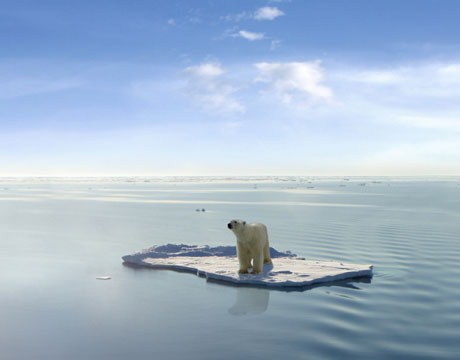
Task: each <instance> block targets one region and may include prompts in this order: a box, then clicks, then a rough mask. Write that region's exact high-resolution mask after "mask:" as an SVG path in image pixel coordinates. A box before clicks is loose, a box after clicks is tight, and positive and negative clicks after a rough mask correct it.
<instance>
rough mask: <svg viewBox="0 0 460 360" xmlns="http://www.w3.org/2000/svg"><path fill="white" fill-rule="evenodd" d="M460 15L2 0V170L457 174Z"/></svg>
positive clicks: (192, 0) (343, 0) (452, 5)
mask: <svg viewBox="0 0 460 360" xmlns="http://www.w3.org/2000/svg"><path fill="white" fill-rule="evenodd" d="M459 15H460V2H459V1H456V0H442V1H438V0H406V1H400V0H385V1H368V0H284V1H283V0H278V1H275V0H271V1H270V0H265V1H259V0H208V1H205V0H201V1H198V0H181V1H177V0H155V1H150V0H148V1H147V0H145V1H143V0H126V1H122V0H91V1H87V0H80V1H67V0H53V1H51V0H41V1H34V0H32V1H25V0H0V176H133V175H138V176H165V175H187V176H190V175H201V176H202V175H216V176H245V175H296V176H297V175H298V176H315V175H318V176H323V175H328V176H329V175H331V176H332V175H334V176H353V175H355V176H359V175H370V176H407V175H413V176H432V175H450V176H458V175H460V23H459V22H458V17H459Z"/></svg>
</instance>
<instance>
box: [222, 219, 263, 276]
mask: <svg viewBox="0 0 460 360" xmlns="http://www.w3.org/2000/svg"><path fill="white" fill-rule="evenodd" d="M227 227H228V228H229V229H230V230H232V231H233V233H234V234H235V235H236V252H237V255H238V261H239V263H240V269H239V273H240V274H247V273H248V272H249V269H250V268H252V273H253V274H259V273H261V272H262V271H263V267H264V264H271V263H272V260H271V258H270V245H269V243H268V232H267V227H266V226H265V225H264V224H261V223H251V224H247V223H246V221H243V220H232V221H230V222H229V223H228V225H227ZM251 261H252V263H251Z"/></svg>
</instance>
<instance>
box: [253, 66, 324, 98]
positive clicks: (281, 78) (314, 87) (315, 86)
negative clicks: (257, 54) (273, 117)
mask: <svg viewBox="0 0 460 360" xmlns="http://www.w3.org/2000/svg"><path fill="white" fill-rule="evenodd" d="M255 67H256V68H257V70H258V71H259V77H258V78H257V80H258V81H259V82H262V83H265V84H267V86H268V89H269V91H271V92H273V93H274V94H275V95H276V96H277V97H278V98H279V99H281V101H282V102H283V103H284V104H291V103H299V104H308V103H309V102H311V101H312V100H322V101H328V100H331V99H332V97H333V93H332V90H331V89H330V88H329V87H327V86H325V85H323V83H322V82H323V77H324V75H323V69H322V68H321V66H320V63H319V62H318V61H315V62H287V63H268V62H261V63H257V64H255Z"/></svg>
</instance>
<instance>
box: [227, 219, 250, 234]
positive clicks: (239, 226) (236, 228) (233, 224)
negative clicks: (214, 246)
mask: <svg viewBox="0 0 460 360" xmlns="http://www.w3.org/2000/svg"><path fill="white" fill-rule="evenodd" d="M245 226H246V221H244V220H232V221H230V222H229V223H228V224H227V227H228V228H229V229H230V230H232V231H233V232H234V233H238V232H240V231H241V230H243V229H244V227H245Z"/></svg>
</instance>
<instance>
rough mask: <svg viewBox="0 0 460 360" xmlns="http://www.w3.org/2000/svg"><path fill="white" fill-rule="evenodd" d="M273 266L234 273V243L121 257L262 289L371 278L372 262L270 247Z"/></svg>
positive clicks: (156, 249)
mask: <svg viewBox="0 0 460 360" xmlns="http://www.w3.org/2000/svg"><path fill="white" fill-rule="evenodd" d="M270 255H271V257H272V260H273V265H264V271H263V273H261V274H238V259H237V257H236V247H235V246H216V247H210V246H207V245H203V246H196V245H183V244H181V245H175V244H168V245H160V246H153V247H151V248H149V249H146V250H143V251H141V252H138V253H135V254H133V255H126V256H123V261H124V262H125V263H127V264H132V265H138V266H144V267H149V268H154V269H169V270H176V271H184V272H190V273H194V274H196V275H198V276H201V277H205V278H206V279H207V280H211V281H218V282H223V283H229V284H233V285H246V286H257V287H266V288H278V289H284V288H292V287H296V288H303V287H309V286H313V285H317V284H324V283H331V282H336V281H341V280H347V279H354V278H363V277H367V278H370V277H372V265H360V264H346V263H342V262H339V261H332V260H306V259H304V258H301V257H298V256H297V255H295V254H292V253H291V252H289V251H288V252H280V251H277V250H275V249H274V248H270Z"/></svg>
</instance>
